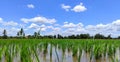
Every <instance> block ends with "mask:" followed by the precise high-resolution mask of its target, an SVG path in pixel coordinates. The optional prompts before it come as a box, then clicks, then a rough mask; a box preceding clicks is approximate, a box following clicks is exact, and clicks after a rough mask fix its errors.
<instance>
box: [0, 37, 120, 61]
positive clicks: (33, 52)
mask: <svg viewBox="0 0 120 62" xmlns="http://www.w3.org/2000/svg"><path fill="white" fill-rule="evenodd" d="M119 44H120V40H101V39H99V40H94V41H93V40H92V39H82V40H78V39H41V40H39V39H10V40H7V39H6V40H0V47H1V48H0V60H2V58H3V57H4V58H5V60H6V62H13V60H14V59H15V58H16V59H19V60H17V61H18V62H34V61H33V60H36V62H40V61H41V59H40V57H39V56H38V55H39V53H40V52H42V51H43V54H44V55H46V54H47V52H48V50H50V57H51V55H52V51H53V50H51V48H52V49H53V48H54V47H55V52H56V55H57V58H58V61H59V62H60V59H59V57H58V51H57V49H61V50H62V52H63V53H64V54H65V52H66V49H67V50H68V52H69V51H71V52H72V53H73V54H72V56H73V57H77V58H78V61H80V57H81V54H82V50H84V51H85V52H86V53H89V54H90V59H91V60H92V57H93V56H94V57H95V59H100V58H101V57H102V56H106V54H107V55H108V57H109V58H111V59H112V60H113V61H114V59H115V58H116V57H115V56H114V55H115V52H116V49H117V48H119V47H120V45H119ZM48 45H51V46H49V48H50V49H48ZM78 52H79V54H78ZM77 55H78V56H77ZM33 57H34V58H33Z"/></svg>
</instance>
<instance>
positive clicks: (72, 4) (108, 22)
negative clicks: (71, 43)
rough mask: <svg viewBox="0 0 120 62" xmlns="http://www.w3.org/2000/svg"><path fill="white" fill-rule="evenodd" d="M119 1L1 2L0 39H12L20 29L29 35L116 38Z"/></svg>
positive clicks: (32, 0) (118, 22) (35, 0)
mask: <svg viewBox="0 0 120 62" xmlns="http://www.w3.org/2000/svg"><path fill="white" fill-rule="evenodd" d="M119 2H120V1H119V0H115V1H109V0H105V1H104V0H97V1H84V0H74V1H73V0H71V1H69V0H66V1H64V0H60V1H56V0H49V1H47V0H43V1H40V0H29V1H28V0H24V1H21V0H1V2H0V8H1V11H0V36H1V35H2V32H3V30H4V29H6V30H7V35H8V36H16V35H17V32H18V31H19V30H20V29H21V28H23V29H24V31H25V33H26V35H32V34H33V33H34V32H38V31H39V30H40V28H41V35H57V34H60V35H63V36H67V35H72V34H74V35H76V34H86V33H89V34H90V35H91V36H92V35H95V34H97V33H100V34H103V35H105V36H108V35H110V34H111V37H117V36H120V14H119V11H120V7H119V6H120V4H119Z"/></svg>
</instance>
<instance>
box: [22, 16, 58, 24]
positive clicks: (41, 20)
mask: <svg viewBox="0 0 120 62" xmlns="http://www.w3.org/2000/svg"><path fill="white" fill-rule="evenodd" d="M21 20H22V21H23V22H24V23H28V22H33V23H48V24H53V23H55V22H56V20H55V19H48V18H45V17H40V16H38V17H34V18H30V19H27V18H22V19H21Z"/></svg>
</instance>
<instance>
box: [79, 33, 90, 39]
mask: <svg viewBox="0 0 120 62" xmlns="http://www.w3.org/2000/svg"><path fill="white" fill-rule="evenodd" d="M79 37H80V38H81V39H89V38H90V35H89V34H80V36H79Z"/></svg>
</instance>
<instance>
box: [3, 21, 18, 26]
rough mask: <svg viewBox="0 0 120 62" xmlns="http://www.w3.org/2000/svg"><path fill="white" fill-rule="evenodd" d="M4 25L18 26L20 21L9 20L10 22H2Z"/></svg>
mask: <svg viewBox="0 0 120 62" xmlns="http://www.w3.org/2000/svg"><path fill="white" fill-rule="evenodd" d="M2 24H3V25H4V26H17V25H18V23H17V22H14V21H9V22H2Z"/></svg>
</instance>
